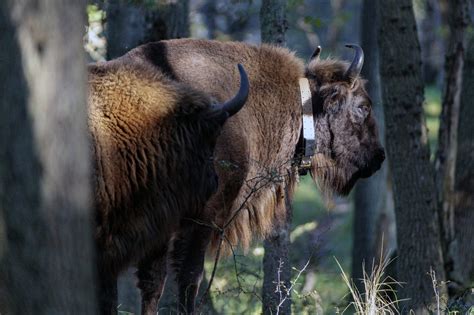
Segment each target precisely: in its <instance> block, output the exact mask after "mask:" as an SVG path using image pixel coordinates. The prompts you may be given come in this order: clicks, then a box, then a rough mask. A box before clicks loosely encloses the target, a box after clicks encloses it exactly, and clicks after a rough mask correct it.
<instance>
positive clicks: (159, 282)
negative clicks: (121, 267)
mask: <svg viewBox="0 0 474 315" xmlns="http://www.w3.org/2000/svg"><path fill="white" fill-rule="evenodd" d="M166 252H167V250H166V248H165V249H163V250H161V251H158V252H156V253H154V254H152V255H148V256H147V257H146V258H145V259H142V260H141V261H140V262H139V264H138V271H137V278H138V288H139V289H140V291H141V294H142V315H155V314H156V313H157V311H158V302H159V301H160V298H161V295H162V294H163V288H164V286H165V283H166V274H167V269H166V260H167V254H166Z"/></svg>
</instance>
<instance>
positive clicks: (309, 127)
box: [297, 78, 315, 175]
mask: <svg viewBox="0 0 474 315" xmlns="http://www.w3.org/2000/svg"><path fill="white" fill-rule="evenodd" d="M299 86H300V95H301V106H302V107H303V124H302V127H301V136H300V141H299V146H300V148H299V150H297V151H299V152H300V154H301V160H300V165H299V168H300V174H302V175H305V174H306V173H307V171H308V169H310V168H311V157H312V156H313V155H314V145H315V130H314V118H313V103H312V99H311V89H310V86H309V81H308V79H307V78H300V79H299Z"/></svg>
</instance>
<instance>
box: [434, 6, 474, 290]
mask: <svg viewBox="0 0 474 315" xmlns="http://www.w3.org/2000/svg"><path fill="white" fill-rule="evenodd" d="M447 5H448V7H447V10H448V11H447V13H448V24H449V30H450V35H449V40H448V44H447V50H446V61H445V83H444V91H443V102H442V111H441V117H440V129H439V136H438V150H437V155H436V162H435V166H436V180H437V183H436V184H437V190H438V202H439V204H440V205H439V207H438V211H439V214H438V215H439V220H440V223H441V237H442V245H443V253H444V262H445V270H446V274H447V279H448V280H450V283H449V286H450V287H451V286H455V285H456V283H457V282H460V279H456V276H455V275H454V274H453V260H452V257H451V256H452V249H451V245H452V242H453V240H454V237H455V236H454V234H455V225H454V206H455V205H454V198H453V197H454V184H455V171H456V154H457V151H458V150H457V137H458V124H459V111H460V110H459V109H460V106H461V88H462V80H463V75H462V71H463V66H464V51H465V50H466V47H465V46H466V40H465V33H466V29H467V26H468V25H469V23H470V21H469V20H470V19H469V10H470V1H469V0H455V1H449V2H448V4H447Z"/></svg>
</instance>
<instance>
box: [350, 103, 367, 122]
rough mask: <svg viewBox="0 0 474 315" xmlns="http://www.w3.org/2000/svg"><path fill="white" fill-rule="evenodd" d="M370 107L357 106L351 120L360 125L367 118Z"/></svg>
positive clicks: (365, 105) (364, 105)
mask: <svg viewBox="0 0 474 315" xmlns="http://www.w3.org/2000/svg"><path fill="white" fill-rule="evenodd" d="M369 113H370V107H369V106H368V105H367V104H364V103H362V104H359V105H357V106H355V108H354V109H353V119H354V120H355V122H357V123H362V122H364V120H365V119H366V118H367V116H369Z"/></svg>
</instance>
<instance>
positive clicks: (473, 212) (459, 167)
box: [451, 35, 474, 289]
mask: <svg viewBox="0 0 474 315" xmlns="http://www.w3.org/2000/svg"><path fill="white" fill-rule="evenodd" d="M473 99H474V35H470V38H469V42H468V45H467V50H466V56H465V60H464V71H463V82H462V92H461V108H460V113H459V125H458V140H457V142H458V145H457V154H456V173H455V183H454V190H455V195H454V198H453V199H454V206H455V208H454V239H453V242H452V243H451V245H452V246H451V253H452V259H453V275H455V277H453V278H455V279H456V280H458V281H459V284H460V285H461V287H460V289H466V288H467V287H469V285H472V283H473V282H474V226H473V222H474V139H473V137H472V135H474V124H473V123H472V122H473V121H474V106H472V105H473V104H472V100H473Z"/></svg>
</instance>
